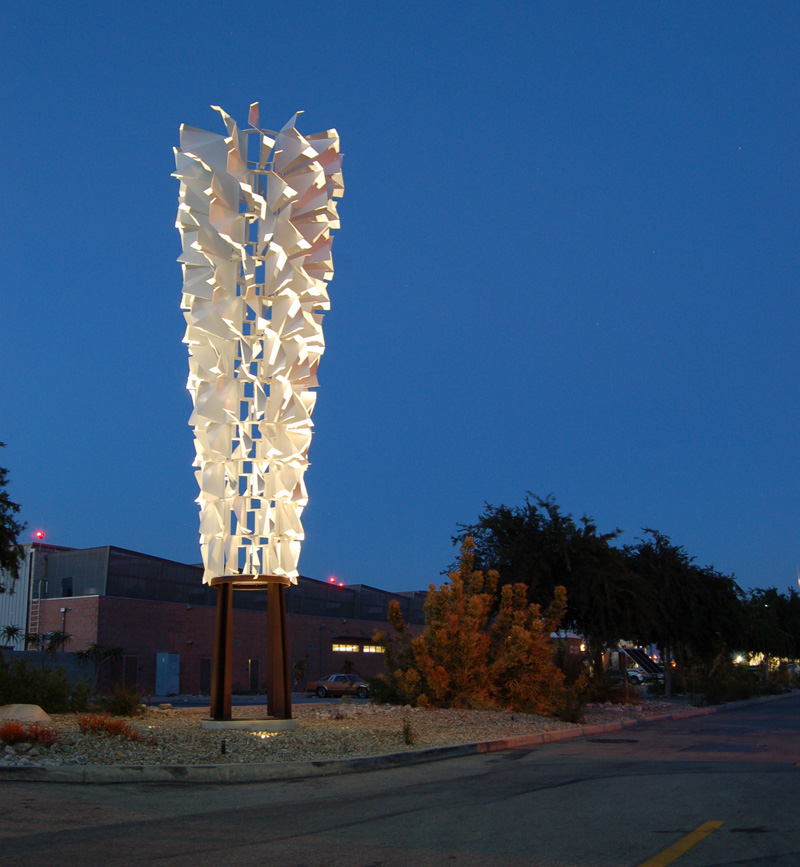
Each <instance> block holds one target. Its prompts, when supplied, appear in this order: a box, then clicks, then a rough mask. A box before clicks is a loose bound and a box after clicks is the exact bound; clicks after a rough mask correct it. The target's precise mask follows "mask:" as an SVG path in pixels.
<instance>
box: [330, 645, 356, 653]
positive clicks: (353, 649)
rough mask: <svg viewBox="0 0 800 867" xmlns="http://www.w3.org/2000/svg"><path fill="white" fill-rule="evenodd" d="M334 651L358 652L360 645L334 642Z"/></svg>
mask: <svg viewBox="0 0 800 867" xmlns="http://www.w3.org/2000/svg"><path fill="white" fill-rule="evenodd" d="M333 651H334V653H358V651H359V647H358V645H357V644H334V645H333Z"/></svg>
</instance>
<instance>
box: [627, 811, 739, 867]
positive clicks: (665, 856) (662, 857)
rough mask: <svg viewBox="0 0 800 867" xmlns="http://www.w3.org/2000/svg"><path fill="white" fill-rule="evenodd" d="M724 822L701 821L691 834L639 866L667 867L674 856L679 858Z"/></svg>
mask: <svg viewBox="0 0 800 867" xmlns="http://www.w3.org/2000/svg"><path fill="white" fill-rule="evenodd" d="M724 824H725V823H724V822H703V824H702V825H701V826H700V827H699V828H695V829H694V831H692V833H691V834H687V835H686V836H685V837H684V838H683V839H681V840H678V842H677V843H673V844H672V845H671V846H670V847H669V849H665V850H664V851H663V852H659V853H658V855H654V856H653V857H652V858H649V859H648V860H647V861H644V862H643V863H642V864H640V865H639V867H667V864H672V862H673V861H674V860H675V859H676V858H680V857H681V855H683V853H684V852H688V851H689V849H691V848H692V846H696V845H697V844H698V843H699V842H700V841H701V840H705V838H706V837H708V835H709V834H712V833H713V832H714V831H716V830H717V828H721V827H722V825H724Z"/></svg>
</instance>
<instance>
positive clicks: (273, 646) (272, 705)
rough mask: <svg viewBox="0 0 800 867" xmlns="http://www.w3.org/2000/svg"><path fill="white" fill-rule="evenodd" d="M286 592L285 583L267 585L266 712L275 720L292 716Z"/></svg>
mask: <svg viewBox="0 0 800 867" xmlns="http://www.w3.org/2000/svg"><path fill="white" fill-rule="evenodd" d="M285 591H286V587H284V586H283V584H279V583H277V582H275V583H270V584H268V585H267V713H268V714H269V715H270V716H271V717H274V718H275V719H291V718H292V693H291V690H290V689H289V654H288V649H287V644H288V642H287V638H286V596H285V595H284V594H285Z"/></svg>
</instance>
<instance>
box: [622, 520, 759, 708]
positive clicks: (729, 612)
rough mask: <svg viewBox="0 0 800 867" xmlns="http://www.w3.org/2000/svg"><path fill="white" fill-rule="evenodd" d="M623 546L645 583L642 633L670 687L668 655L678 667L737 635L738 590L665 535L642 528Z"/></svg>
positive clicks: (717, 653)
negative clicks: (649, 607) (648, 606)
mask: <svg viewBox="0 0 800 867" xmlns="http://www.w3.org/2000/svg"><path fill="white" fill-rule="evenodd" d="M644 533H645V534H646V537H645V538H642V539H639V540H638V542H637V544H636V545H633V546H630V547H628V548H627V549H626V554H627V556H628V560H629V563H630V566H631V569H632V570H633V571H634V572H635V573H636V574H637V575H638V576H639V578H640V580H641V581H643V582H644V584H645V585H646V586H647V587H648V588H649V591H650V596H651V599H652V600H653V617H652V618H651V620H650V623H649V626H648V628H647V629H646V631H645V633H644V634H643V636H642V637H643V638H644V639H645V640H646V641H647V642H648V643H650V642H653V643H655V644H657V645H658V647H659V648H660V650H661V656H662V659H663V660H664V665H665V668H666V676H665V692H666V695H667V696H669V695H671V692H672V664H671V663H672V660H673V659H674V660H675V661H676V662H677V663H678V664H682V665H683V667H684V668H688V667H689V666H690V665H694V664H697V663H699V662H702V663H705V664H706V667H707V664H708V663H709V661H711V660H713V659H715V658H718V659H722V658H723V656H724V654H725V652H727V651H728V650H730V649H731V648H732V647H733V646H735V645H736V644H737V643H739V641H740V640H741V636H742V605H741V591H740V590H739V587H738V586H737V584H736V582H735V581H734V580H733V578H732V577H730V576H728V575H724V574H722V573H720V572H717V571H716V570H715V569H713V568H712V567H708V566H707V567H700V566H697V565H696V564H695V563H694V558H693V557H690V556H689V555H688V554H687V552H686V550H685V549H684V548H683V547H681V546H680V545H676V544H674V543H673V542H672V541H671V539H670V538H669V536H665V535H664V534H663V533H659V532H658V531H657V530H653V529H650V528H645V530H644Z"/></svg>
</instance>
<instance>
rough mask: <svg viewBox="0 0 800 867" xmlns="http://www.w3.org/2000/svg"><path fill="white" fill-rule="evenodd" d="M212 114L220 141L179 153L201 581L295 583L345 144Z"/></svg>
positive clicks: (195, 133)
mask: <svg viewBox="0 0 800 867" xmlns="http://www.w3.org/2000/svg"><path fill="white" fill-rule="evenodd" d="M213 108H214V109H215V110H216V111H218V112H219V113H220V114H221V115H222V118H223V120H224V122H225V127H226V129H227V135H218V134H215V133H212V132H207V131H205V130H201V129H195V128H194V127H190V126H186V125H182V126H181V130H180V147H179V148H176V149H175V166H176V171H175V177H177V178H179V180H180V204H179V206H178V217H177V222H176V226H177V228H178V230H179V231H180V234H181V242H182V246H183V254H182V256H181V257H180V259H179V261H180V262H181V263H182V269H183V299H182V302H181V308H182V309H183V311H184V316H185V318H186V335H185V337H184V342H185V343H187V344H188V345H189V380H188V384H187V388H188V390H189V392H190V393H191V395H192V400H193V402H194V412H193V413H192V416H191V419H190V421H189V423H190V424H191V425H192V426H193V428H194V435H195V450H196V453H197V455H196V458H195V462H194V465H195V467H196V468H197V469H196V472H195V475H196V477H197V483H198V486H199V488H200V494H199V496H198V498H197V502H198V504H199V506H200V547H201V550H202V555H203V563H204V565H205V574H204V580H205V581H207V582H208V581H210V580H211V579H212V578H214V577H218V576H223V575H242V576H247V575H252V576H258V575H278V576H286V577H289V578H291V579H296V578H297V574H298V572H297V563H298V558H299V556H300V542H301V540H302V539H303V525H302V523H301V515H302V512H303V509H304V507H305V505H306V504H307V502H308V495H307V493H306V487H305V482H304V474H305V471H306V468H307V466H308V448H309V444H310V442H311V431H312V422H311V414H312V412H313V409H314V403H315V401H316V394H315V392H313V391H311V389H312V388H314V387H315V386H316V385H317V384H318V383H317V365H318V364H319V359H320V357H321V355H322V353H323V352H324V351H325V341H324V338H323V334H322V313H323V311H325V310H328V309H329V308H330V301H329V298H328V290H327V282H328V281H330V280H331V278H332V277H333V262H332V259H331V240H332V239H331V230H332V229H337V228H339V218H338V214H337V211H336V203H335V202H334V199H335V198H340V197H341V196H342V194H343V192H344V184H343V182H342V174H341V154H340V153H339V137H338V135H337V133H336V130H327V131H325V132H321V133H316V134H315V135H311V136H303V135H301V134H300V133H299V132H298V131H297V129H296V128H295V122H296V120H297V116H298V115H295V116H294V117H293V118H292V119H291V120H290V121H289V122H288V123H287V124H286V126H284V127H283V129H281V130H280V131H279V132H274V131H271V130H265V129H261V128H260V126H259V118H258V103H254V104H253V105H252V106H251V107H250V117H249V128H247V129H239V127H238V126H237V125H236V123H235V122H234V121H233V120H232V118H231V117H230V116H229V115H228V114H226V112H224V111H223V110H222V109H221V108H219V107H217V106H213ZM298 114H299V112H298Z"/></svg>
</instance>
